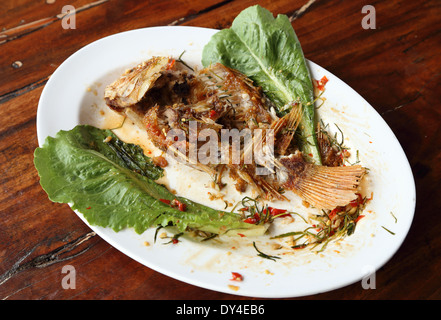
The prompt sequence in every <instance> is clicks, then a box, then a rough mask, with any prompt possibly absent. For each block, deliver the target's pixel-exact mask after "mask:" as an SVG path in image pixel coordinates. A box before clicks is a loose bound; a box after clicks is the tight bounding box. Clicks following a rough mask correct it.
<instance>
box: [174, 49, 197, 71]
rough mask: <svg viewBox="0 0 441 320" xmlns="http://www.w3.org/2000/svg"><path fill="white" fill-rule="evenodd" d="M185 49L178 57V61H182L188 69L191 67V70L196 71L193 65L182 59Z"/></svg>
mask: <svg viewBox="0 0 441 320" xmlns="http://www.w3.org/2000/svg"><path fill="white" fill-rule="evenodd" d="M184 53H185V50H184V51H182V53H181V55H180V56H179V58H178V60H177V61H178V62H180V63H182V64H183V65H184V66H186V67H187V68H188V69H190V70H191V71H194V69H193V68H192V67H190V66H189V65H188V64H187V63H186V62H185V61H184V60H182V56H183V55H184Z"/></svg>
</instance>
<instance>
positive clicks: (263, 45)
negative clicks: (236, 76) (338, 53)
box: [202, 5, 321, 164]
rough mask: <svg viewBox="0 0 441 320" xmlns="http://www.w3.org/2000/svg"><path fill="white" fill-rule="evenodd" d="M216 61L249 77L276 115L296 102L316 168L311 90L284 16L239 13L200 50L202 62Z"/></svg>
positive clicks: (256, 11) (307, 150)
mask: <svg viewBox="0 0 441 320" xmlns="http://www.w3.org/2000/svg"><path fill="white" fill-rule="evenodd" d="M216 62H220V63H222V64H223V65H226V66H228V67H230V68H233V69H236V70H239V71H241V72H242V73H244V74H245V75H247V76H248V77H249V78H250V79H252V80H253V81H254V82H255V83H256V84H257V85H258V86H260V87H262V89H263V91H264V92H265V94H266V95H267V96H268V98H270V99H271V101H273V102H274V104H275V105H276V107H277V110H276V111H277V113H278V115H279V116H283V115H285V114H286V113H288V112H289V110H290V109H291V107H290V105H291V104H292V103H293V102H298V101H300V102H301V103H302V104H303V107H304V114H303V118H302V121H301V124H300V126H299V129H300V134H301V135H302V137H301V139H299V140H301V141H302V142H303V143H302V145H301V148H302V151H303V153H304V154H305V155H312V159H313V160H314V161H315V162H316V163H318V164H320V163H321V157H320V152H319V150H318V147H317V138H316V134H315V132H316V121H315V110H314V103H313V101H314V88H313V85H312V81H311V76H310V72H309V69H308V66H307V64H306V60H305V57H304V55H303V51H302V47H301V45H300V42H299V40H298V38H297V36H296V34H295V32H294V29H293V28H292V26H291V23H290V21H289V19H288V17H287V16H286V15H278V16H277V18H274V17H273V15H272V13H271V12H270V11H268V10H266V9H264V8H262V7H261V6H259V5H255V6H252V7H249V8H247V9H245V10H243V11H242V12H241V13H240V14H239V15H238V16H237V17H236V18H235V19H234V21H233V24H232V26H231V28H229V29H223V30H221V31H219V32H217V33H216V34H214V35H213V37H212V38H211V39H210V41H209V42H208V43H207V44H206V45H205V47H204V49H203V52H202V64H203V65H204V66H205V67H207V66H209V65H210V64H213V63H216Z"/></svg>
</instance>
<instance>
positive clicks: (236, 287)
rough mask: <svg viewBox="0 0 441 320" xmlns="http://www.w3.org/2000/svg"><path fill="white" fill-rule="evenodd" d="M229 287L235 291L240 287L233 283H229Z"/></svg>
mask: <svg viewBox="0 0 441 320" xmlns="http://www.w3.org/2000/svg"><path fill="white" fill-rule="evenodd" d="M228 288H230V289H231V290H233V291H237V290H239V289H240V288H239V287H238V286H233V285H232V284H229V285H228Z"/></svg>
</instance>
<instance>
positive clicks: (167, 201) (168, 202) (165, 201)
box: [159, 199, 170, 204]
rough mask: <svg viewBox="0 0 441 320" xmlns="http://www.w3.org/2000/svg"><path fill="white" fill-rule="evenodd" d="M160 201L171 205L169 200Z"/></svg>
mask: <svg viewBox="0 0 441 320" xmlns="http://www.w3.org/2000/svg"><path fill="white" fill-rule="evenodd" d="M159 201H161V202H163V203H165V204H170V200H167V199H159Z"/></svg>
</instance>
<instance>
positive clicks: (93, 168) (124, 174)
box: [34, 125, 265, 235]
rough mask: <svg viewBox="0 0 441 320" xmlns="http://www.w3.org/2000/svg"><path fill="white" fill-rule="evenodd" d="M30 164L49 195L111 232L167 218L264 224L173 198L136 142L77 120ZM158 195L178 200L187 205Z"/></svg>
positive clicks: (219, 228) (221, 229) (203, 223)
mask: <svg viewBox="0 0 441 320" xmlns="http://www.w3.org/2000/svg"><path fill="white" fill-rule="evenodd" d="M34 164H35V167H36V168H37V171H38V174H39V176H40V184H41V186H42V187H43V189H44V190H45V191H46V193H47V194H48V196H49V199H50V200H52V201H54V202H59V203H68V204H70V205H71V207H72V209H74V210H77V211H78V212H80V213H82V214H83V215H84V217H85V218H86V220H87V221H88V222H89V223H90V224H91V225H97V226H102V227H110V228H112V229H113V230H115V231H119V230H122V229H124V228H130V227H131V228H134V230H135V231H136V232H137V233H142V232H144V231H145V230H146V229H148V228H150V227H156V226H158V225H161V226H167V225H169V223H171V224H173V225H175V226H177V227H178V229H179V230H180V231H185V230H186V228H187V227H190V228H194V229H198V230H201V231H207V232H213V233H217V234H223V233H226V232H228V231H230V230H241V231H238V232H242V231H244V232H249V234H250V235H259V234H262V233H264V232H265V227H264V226H261V225H252V224H248V223H244V222H243V221H242V218H241V217H240V216H239V215H237V214H235V213H232V212H224V211H219V210H215V209H212V208H210V207H207V206H204V205H201V204H198V203H195V202H193V201H190V200H188V199H185V198H181V197H176V196H175V195H173V194H172V193H171V192H170V191H169V190H167V188H165V187H164V186H162V185H160V184H158V183H156V182H155V180H156V179H158V178H159V177H161V176H162V174H163V172H162V169H161V168H159V167H156V166H155V165H154V164H153V163H152V162H151V160H150V158H148V157H147V156H145V155H144V153H143V151H142V149H141V148H140V147H139V146H136V145H133V144H127V143H124V142H122V141H120V140H119V139H118V138H117V136H116V135H115V134H113V133H112V131H110V130H102V129H98V128H95V127H93V126H88V125H79V126H77V127H75V128H74V129H72V130H70V131H60V132H58V133H57V135H56V136H55V137H48V138H47V139H46V141H45V143H44V145H43V146H42V147H39V148H37V149H36V150H35V153H34ZM160 199H161V200H169V201H173V200H174V199H177V200H178V201H180V202H181V203H184V204H185V206H186V209H185V211H180V210H178V209H177V208H175V207H172V206H170V205H168V204H166V203H164V202H163V201H161V200H160Z"/></svg>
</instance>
